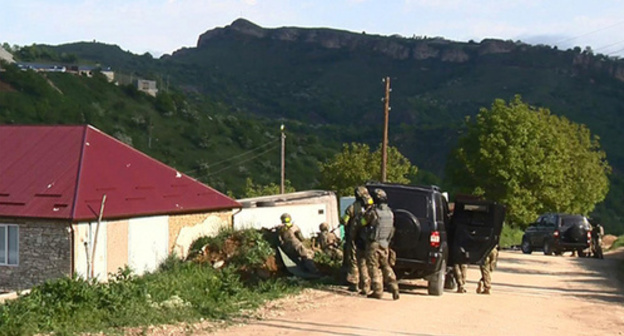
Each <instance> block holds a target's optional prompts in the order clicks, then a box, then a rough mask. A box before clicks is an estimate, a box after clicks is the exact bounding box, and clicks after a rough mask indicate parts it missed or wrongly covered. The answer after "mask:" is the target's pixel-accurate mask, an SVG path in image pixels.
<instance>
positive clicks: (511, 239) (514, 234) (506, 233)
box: [500, 224, 524, 248]
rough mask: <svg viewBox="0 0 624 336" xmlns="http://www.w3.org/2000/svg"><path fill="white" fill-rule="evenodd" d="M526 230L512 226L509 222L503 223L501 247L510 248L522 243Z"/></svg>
mask: <svg viewBox="0 0 624 336" xmlns="http://www.w3.org/2000/svg"><path fill="white" fill-rule="evenodd" d="M523 234H524V231H522V230H521V229H519V228H514V227H510V226H509V225H507V224H503V231H502V232H501V237H500V247H502V248H509V247H512V246H515V245H520V243H522V235H523Z"/></svg>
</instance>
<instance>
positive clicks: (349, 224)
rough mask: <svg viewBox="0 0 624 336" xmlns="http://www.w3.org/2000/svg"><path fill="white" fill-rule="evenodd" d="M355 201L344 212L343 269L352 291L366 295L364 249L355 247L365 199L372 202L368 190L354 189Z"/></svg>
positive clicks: (367, 281)
mask: <svg viewBox="0 0 624 336" xmlns="http://www.w3.org/2000/svg"><path fill="white" fill-rule="evenodd" d="M355 194H356V200H355V202H353V204H351V205H349V207H348V208H347V209H346V210H345V215H344V216H343V218H342V219H343V223H344V225H345V231H346V235H345V245H344V257H343V267H344V268H345V269H346V273H347V283H348V284H349V288H350V290H352V291H361V292H364V293H368V292H369V290H370V277H369V274H368V268H367V267H366V254H365V249H364V248H363V247H362V246H360V247H359V248H358V247H357V246H356V240H357V237H358V236H359V235H360V224H359V223H360V220H361V218H362V214H363V213H364V211H365V210H364V209H365V206H366V200H364V199H363V197H367V199H370V200H371V201H372V198H371V197H370V195H369V193H368V190H366V188H364V187H358V188H356V192H355Z"/></svg>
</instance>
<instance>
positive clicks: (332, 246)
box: [316, 223, 342, 259]
mask: <svg viewBox="0 0 624 336" xmlns="http://www.w3.org/2000/svg"><path fill="white" fill-rule="evenodd" d="M320 229H321V232H320V233H319V234H318V237H317V238H316V242H317V243H318V246H319V247H320V248H321V251H323V252H325V253H327V254H329V255H330V256H331V257H332V258H335V259H342V251H341V250H340V248H339V247H340V239H338V237H337V236H336V235H335V234H334V233H333V232H329V227H328V226H327V223H323V224H321V226H320Z"/></svg>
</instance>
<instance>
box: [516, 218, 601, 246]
mask: <svg viewBox="0 0 624 336" xmlns="http://www.w3.org/2000/svg"><path fill="white" fill-rule="evenodd" d="M590 241H591V226H590V224H589V221H588V220H587V218H586V217H585V216H582V215H568V214H558V213H547V214H544V215H541V216H540V217H539V218H538V219H537V221H536V222H535V223H533V224H531V225H529V227H528V228H527V229H526V231H525V232H524V236H522V245H521V249H522V252H524V253H526V254H529V253H531V252H533V249H535V248H538V249H542V250H543V251H544V254H546V255H551V254H553V253H554V254H556V255H559V254H561V253H563V252H566V251H577V252H578V255H579V257H581V256H585V249H587V248H589V244H590Z"/></svg>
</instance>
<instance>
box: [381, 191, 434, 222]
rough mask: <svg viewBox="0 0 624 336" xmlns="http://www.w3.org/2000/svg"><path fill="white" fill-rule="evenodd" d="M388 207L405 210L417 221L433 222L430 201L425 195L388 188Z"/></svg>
mask: <svg viewBox="0 0 624 336" xmlns="http://www.w3.org/2000/svg"><path fill="white" fill-rule="evenodd" d="M386 193H387V194H388V205H390V207H391V208H393V209H405V210H407V211H409V212H411V213H412V214H414V216H416V217H417V218H418V219H428V220H430V221H433V209H432V208H431V200H430V199H429V197H427V195H426V194H425V193H420V192H414V191H409V190H401V189H398V188H397V189H394V188H388V189H386Z"/></svg>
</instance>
